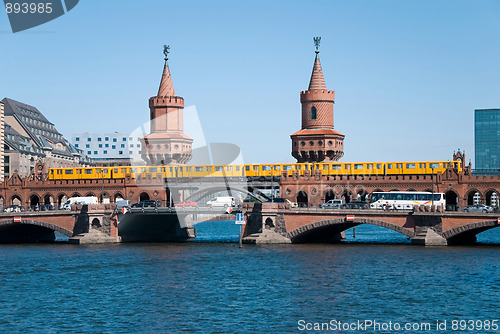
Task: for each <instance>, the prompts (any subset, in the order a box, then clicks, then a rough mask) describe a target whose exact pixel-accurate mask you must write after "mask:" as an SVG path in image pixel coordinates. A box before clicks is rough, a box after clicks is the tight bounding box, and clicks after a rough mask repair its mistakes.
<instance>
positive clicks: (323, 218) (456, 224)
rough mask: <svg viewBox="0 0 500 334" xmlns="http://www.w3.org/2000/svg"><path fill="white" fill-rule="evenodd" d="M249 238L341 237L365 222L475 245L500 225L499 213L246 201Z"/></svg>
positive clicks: (418, 237) (421, 237)
mask: <svg viewBox="0 0 500 334" xmlns="http://www.w3.org/2000/svg"><path fill="white" fill-rule="evenodd" d="M243 212H245V219H246V222H247V223H246V225H245V230H244V241H245V242H247V243H306V242H335V241H339V240H341V238H342V232H344V231H345V230H347V229H349V228H352V227H355V226H358V225H361V224H369V225H375V226H381V227H384V228H388V229H391V230H394V231H396V232H398V233H401V234H403V235H405V236H407V237H408V238H411V240H412V243H413V244H420V245H436V246H437V245H439V246H442V245H453V244H470V243H473V242H475V241H476V235H477V234H478V233H481V232H483V231H486V230H489V229H491V228H496V227H499V226H500V218H499V216H500V215H499V214H498V213H462V212H447V211H445V212H413V211H396V212H388V211H382V210H338V209H337V210H326V209H310V208H309V209H304V208H299V209H291V208H290V206H289V205H288V204H284V203H244V205H243Z"/></svg>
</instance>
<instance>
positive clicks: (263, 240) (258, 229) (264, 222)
mask: <svg viewBox="0 0 500 334" xmlns="http://www.w3.org/2000/svg"><path fill="white" fill-rule="evenodd" d="M287 206H288V207H287ZM286 208H288V209H289V208H290V205H289V204H285V203H243V211H246V224H245V230H244V233H243V236H244V238H243V242H244V243H248V244H289V243H291V242H292V241H291V239H290V238H289V237H288V236H287V231H286V225H285V217H284V215H283V214H282V213H280V212H279V209H286Z"/></svg>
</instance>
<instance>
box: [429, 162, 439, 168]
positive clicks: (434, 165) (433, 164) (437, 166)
mask: <svg viewBox="0 0 500 334" xmlns="http://www.w3.org/2000/svg"><path fill="white" fill-rule="evenodd" d="M429 167H430V168H439V163H432V164H429Z"/></svg>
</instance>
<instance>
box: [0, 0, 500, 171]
mask: <svg viewBox="0 0 500 334" xmlns="http://www.w3.org/2000/svg"><path fill="white" fill-rule="evenodd" d="M314 36H321V38H322V39H321V47H320V51H321V52H320V59H321V64H322V67H323V72H324V75H325V80H326V85H327V87H328V89H330V90H334V91H335V94H336V102H335V129H336V130H337V131H339V132H341V133H344V134H345V135H346V139H345V142H344V150H345V155H344V157H343V158H342V161H397V160H405V161H407V160H448V159H451V156H452V153H453V151H454V150H456V149H458V148H460V149H462V150H465V151H466V153H467V160H469V159H472V160H473V155H474V137H473V136H474V125H473V120H474V118H473V113H474V109H476V108H499V107H500V101H499V100H500V80H499V78H500V62H499V60H498V55H499V54H500V52H499V51H500V50H499V49H500V1H494V0H493V1H482V0H481V1H459V0H453V1H446V0H441V1H426V0H419V1H397V0H394V1H360V0H346V1H314V2H310V1H251V2H240V1H226V2H224V1H212V2H206V1H178V2H172V1H160V0H158V1H154V0H151V1H131V0H120V1H98V0H81V1H80V3H79V4H78V5H77V6H76V7H75V8H74V9H73V10H71V11H70V12H68V13H67V14H65V15H63V16H61V17H60V18H58V19H55V20H53V21H51V22H48V23H46V24H44V25H41V26H39V27H35V28H32V29H30V30H27V31H24V32H19V33H16V34H13V33H12V32H11V29H10V26H9V23H8V20H7V15H6V14H5V12H2V13H0V38H1V39H2V53H1V56H0V59H1V64H2V65H1V79H2V80H0V95H2V97H9V98H12V99H15V100H19V101H21V102H24V103H27V104H31V105H34V106H36V107H37V108H38V109H39V110H40V111H42V112H43V113H44V114H45V115H46V117H47V118H48V119H49V120H50V121H51V122H53V123H55V125H56V128H57V129H58V130H59V131H60V132H61V133H62V134H63V135H64V136H65V137H66V138H68V139H70V138H71V135H72V134H74V133H81V132H87V131H88V132H114V131H118V132H125V133H127V132H132V131H133V130H134V129H135V128H137V127H138V126H140V125H141V124H143V123H144V122H147V120H148V117H149V109H148V99H149V97H151V96H154V95H156V93H157V90H158V85H159V82H160V78H161V72H162V67H163V54H162V48H163V44H168V45H170V47H171V54H170V56H169V58H170V59H169V65H170V71H171V74H172V78H173V83H174V86H175V91H176V93H177V95H179V96H182V97H184V99H185V104H186V107H187V106H195V107H196V110H197V113H198V117H199V119H200V122H201V126H202V128H203V132H204V135H205V139H206V141H207V142H228V143H233V144H236V145H238V146H239V147H240V148H241V150H242V154H243V159H244V161H245V162H255V163H257V162H292V161H294V159H293V157H292V156H291V154H290V151H291V140H290V134H292V133H293V132H295V131H297V130H299V129H300V124H301V121H300V110H301V109H300V100H299V93H300V91H301V90H306V89H307V86H308V83H309V79H310V75H311V71H312V66H313V61H314V44H313V41H312V38H313V37H314ZM184 121H185V123H186V122H189V121H190V120H189V119H185V120H184Z"/></svg>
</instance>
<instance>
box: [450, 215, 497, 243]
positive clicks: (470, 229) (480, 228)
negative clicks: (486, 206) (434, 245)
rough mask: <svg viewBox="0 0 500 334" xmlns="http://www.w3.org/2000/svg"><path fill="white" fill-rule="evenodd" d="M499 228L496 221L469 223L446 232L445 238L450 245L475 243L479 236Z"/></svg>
mask: <svg viewBox="0 0 500 334" xmlns="http://www.w3.org/2000/svg"><path fill="white" fill-rule="evenodd" d="M499 226H500V225H499V224H498V220H496V219H495V220H486V221H480V222H474V223H469V224H466V225H462V226H459V227H455V228H453V229H451V230H448V231H446V232H444V233H443V238H445V239H446V240H447V241H448V244H449V245H453V244H468V243H474V242H475V241H476V235H477V234H479V233H481V232H484V231H486V230H489V229H492V228H495V227H499Z"/></svg>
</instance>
